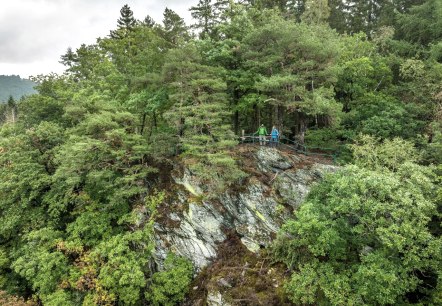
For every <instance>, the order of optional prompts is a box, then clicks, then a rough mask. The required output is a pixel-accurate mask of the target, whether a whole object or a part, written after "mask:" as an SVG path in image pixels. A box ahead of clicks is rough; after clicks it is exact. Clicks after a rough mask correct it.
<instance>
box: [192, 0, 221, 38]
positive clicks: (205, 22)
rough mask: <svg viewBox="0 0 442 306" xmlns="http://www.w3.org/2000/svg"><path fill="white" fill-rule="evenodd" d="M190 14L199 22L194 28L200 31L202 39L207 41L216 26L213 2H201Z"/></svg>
mask: <svg viewBox="0 0 442 306" xmlns="http://www.w3.org/2000/svg"><path fill="white" fill-rule="evenodd" d="M190 12H191V15H192V17H193V18H194V19H196V20H197V23H196V24H194V25H193V27H194V28H196V29H198V30H199V36H200V38H201V39H205V38H207V37H209V36H210V34H211V33H212V31H213V28H214V25H215V24H216V20H215V12H214V7H213V5H212V1H211V0H200V1H199V2H198V4H197V5H196V6H192V7H191V8H190Z"/></svg>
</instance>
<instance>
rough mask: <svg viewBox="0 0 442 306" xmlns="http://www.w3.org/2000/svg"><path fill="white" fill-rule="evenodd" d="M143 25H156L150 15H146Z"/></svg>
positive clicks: (149, 26)
mask: <svg viewBox="0 0 442 306" xmlns="http://www.w3.org/2000/svg"><path fill="white" fill-rule="evenodd" d="M143 25H144V26H146V27H148V28H153V27H154V26H155V25H156V22H155V20H153V18H152V17H150V16H149V15H147V16H146V17H145V18H144V20H143Z"/></svg>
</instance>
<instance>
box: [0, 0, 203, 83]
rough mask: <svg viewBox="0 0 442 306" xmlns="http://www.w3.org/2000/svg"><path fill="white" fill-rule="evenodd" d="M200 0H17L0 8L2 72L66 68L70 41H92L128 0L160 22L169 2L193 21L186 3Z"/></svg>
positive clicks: (140, 15) (76, 43)
mask: <svg viewBox="0 0 442 306" xmlns="http://www.w3.org/2000/svg"><path fill="white" fill-rule="evenodd" d="M197 2H198V0H163V1H160V0H14V1H4V3H3V1H2V9H1V10H0V75H1V74H7V75H8V74H19V75H21V76H22V77H28V76H29V75H37V74H47V73H50V72H57V73H59V72H62V70H63V66H62V65H60V64H59V63H58V61H59V59H60V56H61V55H62V54H64V53H65V51H66V49H67V48H68V47H72V48H73V49H76V48H78V47H79V46H80V45H81V44H82V43H86V44H91V43H94V42H95V40H96V38H98V37H104V36H106V35H108V34H109V31H110V30H112V29H114V28H115V27H116V22H117V19H118V18H119V16H120V9H121V7H122V6H123V5H124V4H128V5H129V6H130V7H131V9H132V11H134V16H135V18H137V19H141V20H142V19H144V17H145V16H146V15H150V16H151V17H152V18H153V19H154V20H155V21H157V22H161V20H162V14H163V11H164V9H165V8H166V7H169V8H171V9H173V10H174V11H175V12H177V13H178V14H179V15H180V16H181V17H183V18H185V20H186V21H187V22H188V23H190V22H191V17H190V13H189V11H188V9H189V8H190V7H191V6H193V5H196V3H197Z"/></svg>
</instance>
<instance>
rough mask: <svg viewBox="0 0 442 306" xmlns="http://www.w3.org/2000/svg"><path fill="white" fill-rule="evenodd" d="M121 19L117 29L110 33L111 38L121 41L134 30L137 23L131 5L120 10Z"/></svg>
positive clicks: (118, 21)
mask: <svg viewBox="0 0 442 306" xmlns="http://www.w3.org/2000/svg"><path fill="white" fill-rule="evenodd" d="M120 14H121V16H120V18H118V20H117V29H116V30H112V31H110V37H111V38H114V39H121V38H123V37H126V36H127V35H128V33H129V32H130V31H132V30H133V29H134V27H135V26H136V24H137V21H136V20H135V18H134V14H133V12H132V10H131V9H130V7H129V5H127V4H125V5H124V6H123V7H122V8H121V10H120Z"/></svg>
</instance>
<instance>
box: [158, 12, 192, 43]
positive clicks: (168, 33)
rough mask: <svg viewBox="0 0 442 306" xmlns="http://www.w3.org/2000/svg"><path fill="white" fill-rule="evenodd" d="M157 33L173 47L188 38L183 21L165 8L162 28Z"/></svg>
mask: <svg viewBox="0 0 442 306" xmlns="http://www.w3.org/2000/svg"><path fill="white" fill-rule="evenodd" d="M159 32H160V34H161V36H162V37H163V38H164V39H165V40H166V41H168V42H169V43H170V44H172V45H173V46H177V45H179V44H180V43H182V42H185V41H187V40H189V38H190V36H189V33H188V28H187V26H186V23H185V22H184V19H183V18H181V17H180V16H179V15H178V14H177V13H175V12H174V11H173V10H171V9H169V8H167V7H166V9H165V10H164V13H163V27H162V28H160V29H159Z"/></svg>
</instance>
